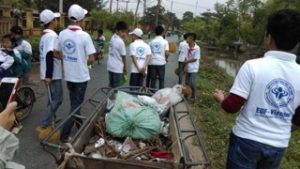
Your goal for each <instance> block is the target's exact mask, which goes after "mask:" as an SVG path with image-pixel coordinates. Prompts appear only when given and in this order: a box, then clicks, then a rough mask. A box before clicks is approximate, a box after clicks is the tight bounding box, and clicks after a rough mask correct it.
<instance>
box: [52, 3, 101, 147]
mask: <svg viewBox="0 0 300 169" xmlns="http://www.w3.org/2000/svg"><path fill="white" fill-rule="evenodd" d="M87 13H88V11H87V10H85V9H83V8H82V7H81V6H79V5H77V4H73V5H71V7H70V8H69V10H68V18H69V19H70V21H71V25H69V26H68V27H67V28H66V29H64V30H63V31H61V32H60V34H59V36H58V46H57V48H56V49H57V50H58V51H61V52H62V57H63V69H64V79H65V80H66V81H67V87H68V90H69V96H70V101H71V105H70V106H71V109H70V113H71V112H73V111H74V110H75V109H76V108H77V107H78V106H80V105H81V104H82V102H83V101H84V95H85V92H86V88H87V84H88V81H89V80H90V79H91V78H90V74H89V70H88V64H92V63H93V62H94V59H95V58H94V54H95V53H96V49H95V46H94V44H93V40H92V38H91V36H90V35H89V34H88V33H87V32H84V31H83V30H82V26H83V25H84V18H85V15H86V14H87ZM75 113H76V114H78V115H80V109H79V110H77V111H76V112H75ZM77 121H79V122H81V121H80V119H77ZM73 125H74V119H69V120H68V121H67V122H66V123H65V125H64V126H63V129H62V134H61V138H60V139H61V141H62V142H67V141H68V138H69V134H70V132H71V129H72V127H73ZM77 127H79V126H78V125H77Z"/></svg>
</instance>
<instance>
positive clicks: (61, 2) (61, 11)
mask: <svg viewBox="0 0 300 169" xmlns="http://www.w3.org/2000/svg"><path fill="white" fill-rule="evenodd" d="M63 9H64V8H63V0H59V13H60V14H62V13H63V12H64V11H63Z"/></svg>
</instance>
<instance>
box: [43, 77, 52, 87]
mask: <svg viewBox="0 0 300 169" xmlns="http://www.w3.org/2000/svg"><path fill="white" fill-rule="evenodd" d="M51 81H52V79H50V78H45V79H44V83H45V84H46V85H47V86H48V85H49V84H50V83H51Z"/></svg>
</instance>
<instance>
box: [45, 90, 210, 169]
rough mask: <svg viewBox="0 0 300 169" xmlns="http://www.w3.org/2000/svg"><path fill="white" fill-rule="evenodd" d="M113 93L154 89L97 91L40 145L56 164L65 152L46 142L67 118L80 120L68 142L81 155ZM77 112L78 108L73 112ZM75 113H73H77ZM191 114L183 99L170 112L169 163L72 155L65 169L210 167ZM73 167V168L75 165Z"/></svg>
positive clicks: (146, 91)
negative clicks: (170, 156)
mask: <svg viewBox="0 0 300 169" xmlns="http://www.w3.org/2000/svg"><path fill="white" fill-rule="evenodd" d="M116 91H124V92H127V93H130V94H139V95H149V96H151V95H152V94H154V93H153V92H155V90H153V89H148V88H143V90H141V89H140V88H137V87H120V88H118V89H115V90H113V89H110V88H100V89H98V90H97V91H96V92H95V93H94V94H93V95H92V96H91V97H90V98H89V99H87V100H86V101H85V102H84V103H83V104H82V105H81V106H79V107H78V109H79V108H80V109H81V114H82V115H81V116H78V115H76V114H74V113H71V114H70V115H69V116H68V117H67V118H66V119H65V120H64V121H62V122H61V123H60V124H59V125H58V126H57V128H56V129H55V130H53V131H52V132H51V133H50V134H49V136H48V137H47V138H46V139H45V140H44V141H43V142H42V146H43V147H44V149H45V150H46V151H47V152H49V153H50V154H51V155H52V156H53V157H54V158H55V159H56V162H57V163H58V164H60V163H61V162H62V161H63V160H61V159H65V156H66V154H62V155H61V157H60V160H59V157H57V156H59V153H57V152H55V150H57V148H58V149H60V150H62V149H64V147H62V146H59V145H58V144H53V143H50V142H49V138H50V137H51V135H52V134H53V133H55V132H56V131H57V130H59V129H60V128H61V127H62V126H63V124H64V123H65V122H66V120H67V119H69V118H73V117H76V118H81V119H82V120H83V121H84V122H83V124H82V126H81V127H80V128H79V129H78V130H76V131H73V134H72V139H71V140H70V143H71V145H72V147H73V148H74V150H75V151H76V152H82V150H83V148H84V145H86V144H87V143H88V141H89V139H90V138H91V137H92V136H93V134H94V133H93V132H94V124H95V123H96V121H97V119H99V118H100V117H101V116H102V117H103V116H104V115H105V112H106V104H107V99H108V98H111V97H113V96H114V93H115V92H116ZM76 110H77V109H76ZM76 110H75V111H74V112H76ZM193 119H194V118H193V114H192V113H191V111H190V110H189V105H188V103H187V102H186V100H184V101H182V102H180V103H179V104H177V105H175V106H172V107H171V108H170V109H169V125H170V132H169V134H170V136H171V140H172V146H171V152H172V153H173V155H174V158H173V161H172V162H167V161H160V162H152V161H151V162H148V161H142V160H122V159H93V158H89V157H85V156H82V155H80V154H73V155H71V156H68V159H67V160H66V159H65V160H64V163H65V165H64V167H63V168H65V169H71V168H78V167H74V163H75V164H76V163H78V162H79V163H80V164H81V165H83V166H84V168H86V169H141V168H143V169H182V168H193V169H196V168H197V169H198V168H199V169H202V168H207V167H208V165H209V159H208V155H207V152H206V149H205V145H204V143H203V139H202V137H201V135H200V132H199V130H198V129H197V128H196V126H195V124H194V121H193ZM75 166H76V165H75Z"/></svg>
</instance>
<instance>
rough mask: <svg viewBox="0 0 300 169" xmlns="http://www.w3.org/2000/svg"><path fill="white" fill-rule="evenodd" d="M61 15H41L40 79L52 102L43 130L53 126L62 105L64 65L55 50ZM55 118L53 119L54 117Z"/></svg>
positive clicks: (43, 121)
mask: <svg viewBox="0 0 300 169" xmlns="http://www.w3.org/2000/svg"><path fill="white" fill-rule="evenodd" d="M58 17H60V13H53V12H52V11H51V10H49V9H45V10H43V11H42V12H41V13H40V22H41V24H42V25H43V26H44V30H43V34H42V37H41V40H40V78H41V80H42V81H44V83H45V85H46V88H48V90H50V92H49V93H50V94H51V100H48V104H47V107H46V110H45V112H44V117H43V120H42V122H41V125H40V127H41V129H45V128H47V127H48V126H49V125H50V124H51V120H54V119H52V118H54V117H55V115H52V114H51V113H54V114H55V112H56V110H57V109H58V107H59V106H60V105H61V103H62V99H63V89H62V64H61V59H60V58H56V56H55V48H56V46H57V45H58V35H57V33H56V32H55V30H56V28H57V18H58ZM52 116H53V117H52Z"/></svg>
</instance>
